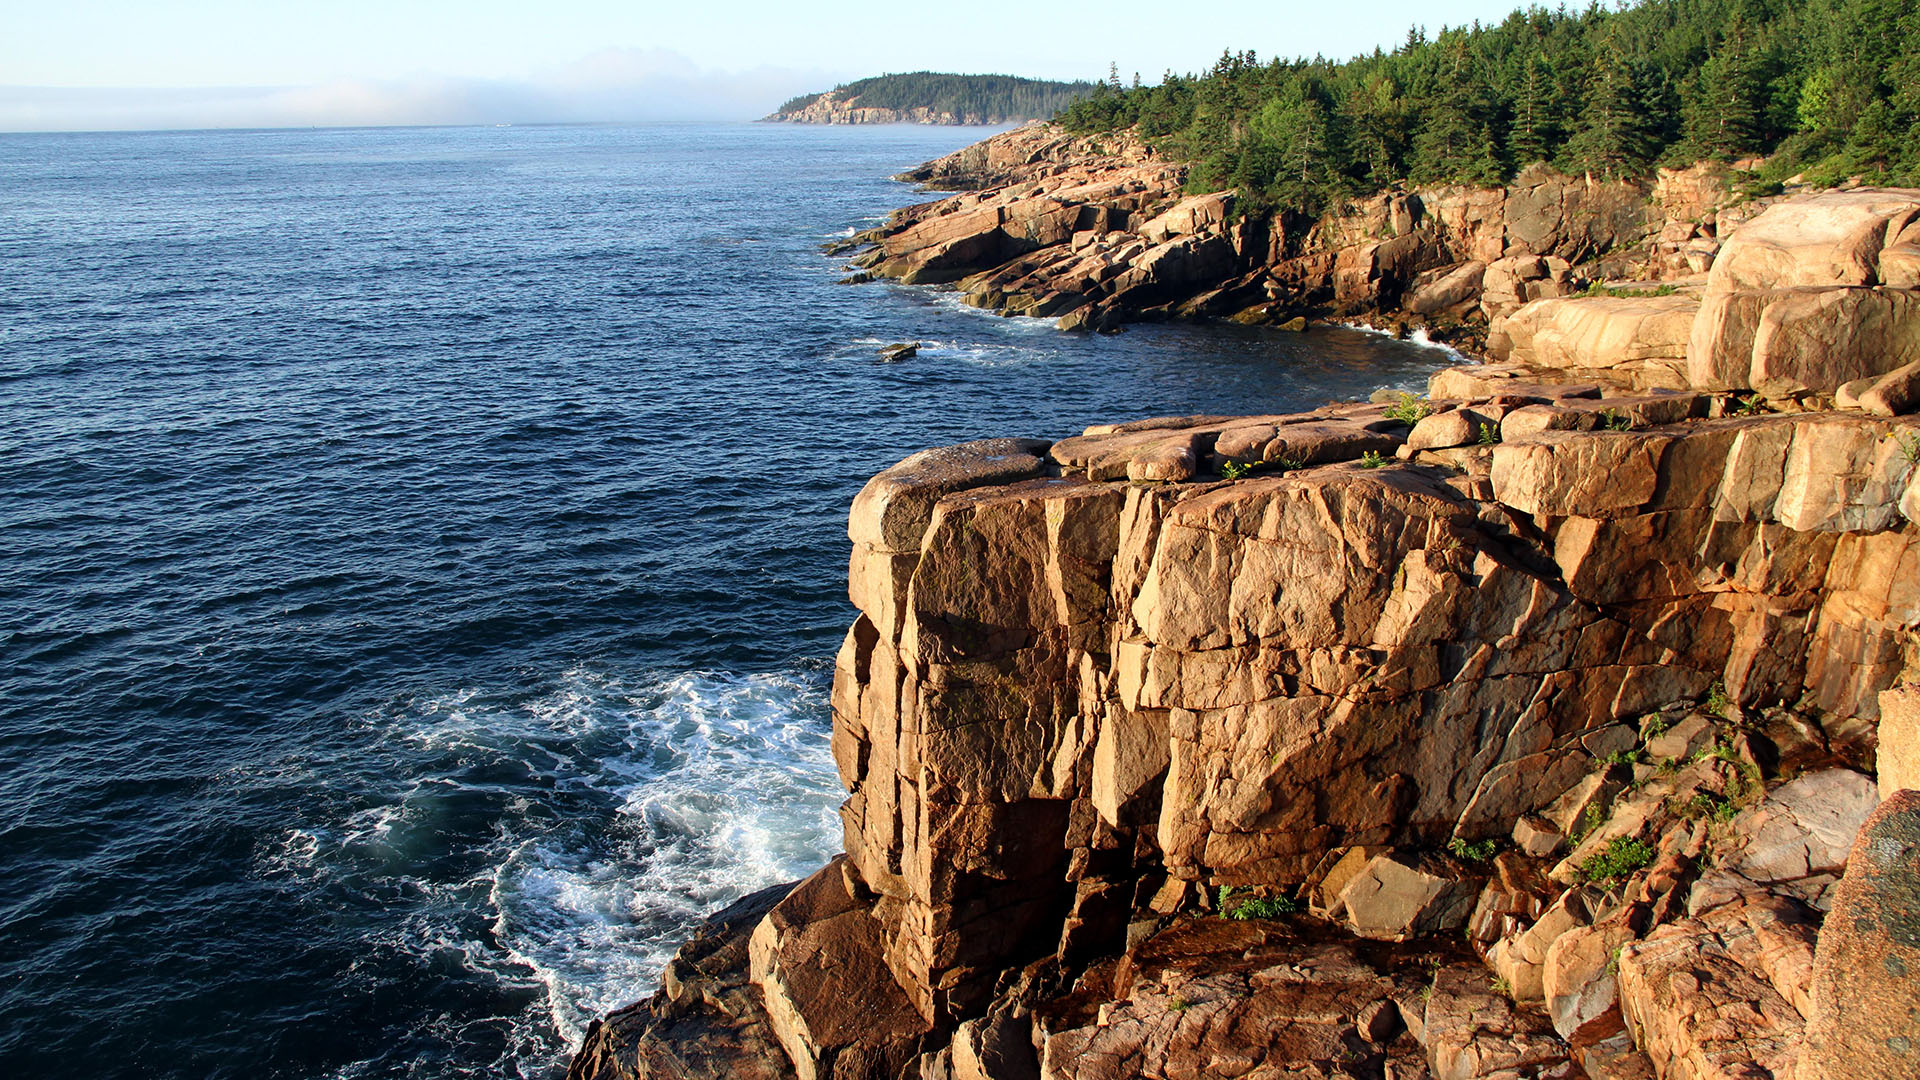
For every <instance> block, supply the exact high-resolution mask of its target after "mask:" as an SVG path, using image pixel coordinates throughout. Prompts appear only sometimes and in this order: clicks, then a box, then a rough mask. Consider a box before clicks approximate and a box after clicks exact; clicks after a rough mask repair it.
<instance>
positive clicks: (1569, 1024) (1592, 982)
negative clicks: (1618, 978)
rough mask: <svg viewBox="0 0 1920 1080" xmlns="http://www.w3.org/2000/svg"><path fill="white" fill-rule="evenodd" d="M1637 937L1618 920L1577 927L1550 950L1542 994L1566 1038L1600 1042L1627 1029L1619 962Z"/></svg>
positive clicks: (1541, 988)
mask: <svg viewBox="0 0 1920 1080" xmlns="http://www.w3.org/2000/svg"><path fill="white" fill-rule="evenodd" d="M1634 937H1635V935H1634V932H1633V930H1632V929H1631V928H1630V927H1628V926H1627V924H1626V923H1625V921H1623V920H1619V919H1613V920H1608V921H1606V922H1601V923H1596V924H1594V925H1592V926H1581V927H1575V928H1574V929H1572V930H1568V931H1567V932H1565V933H1563V934H1561V935H1560V936H1559V937H1557V938H1555V939H1554V941H1553V944H1552V945H1550V946H1548V947H1547V956H1546V962H1545V963H1544V964H1542V965H1541V973H1540V992H1541V995H1542V996H1543V997H1544V998H1545V1000H1546V1006H1547V1015H1548V1016H1550V1017H1552V1018H1553V1027H1554V1030H1555V1031H1558V1032H1559V1033H1560V1037H1561V1038H1563V1039H1567V1040H1569V1041H1572V1042H1581V1043H1587V1042H1594V1041H1596V1040H1599V1039H1603V1038H1605V1037H1607V1036H1608V1035H1611V1034H1613V1033H1615V1032H1617V1031H1619V1030H1620V1029H1621V1025H1622V1021H1621V1019H1620V995H1619V987H1618V985H1617V984H1616V983H1615V980H1614V968H1615V960H1614V956H1615V954H1616V953H1617V952H1618V951H1619V949H1620V948H1621V947H1622V946H1624V945H1626V944H1627V943H1628V942H1630V941H1632V940H1633V939H1634Z"/></svg>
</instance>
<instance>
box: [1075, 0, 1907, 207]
mask: <svg viewBox="0 0 1920 1080" xmlns="http://www.w3.org/2000/svg"><path fill="white" fill-rule="evenodd" d="M1058 119H1060V120H1061V121H1062V122H1063V123H1064V124H1065V125H1066V126H1067V127H1069V128H1071V129H1073V130H1075V131H1080V132H1101V131H1112V130H1116V129H1120V128H1129V127H1131V128H1135V129H1136V130H1137V131H1138V133H1139V134H1140V135H1141V136H1142V137H1144V138H1145V139H1146V140H1147V141H1148V142H1150V143H1152V144H1154V145H1156V146H1159V147H1161V148H1162V149H1164V150H1166V151H1168V152H1169V153H1171V154H1173V155H1175V156H1177V157H1179V158H1181V159H1184V160H1187V161H1191V162H1193V163H1194V166H1193V170H1192V173H1191V179H1190V181H1189V184H1190V186H1191V187H1192V188H1194V189H1195V190H1217V189H1220V188H1226V187H1236V188H1239V189H1240V190H1241V191H1242V192H1243V193H1246V194H1248V195H1249V196H1251V197H1253V198H1254V200H1255V201H1256V202H1257V201H1266V202H1268V203H1269V204H1270V205H1272V206H1274V207H1285V208H1292V209H1297V210H1301V211H1305V212H1308V213H1317V212H1318V211H1319V210H1321V209H1323V208H1325V207H1326V206H1327V205H1329V204H1330V203H1331V202H1333V201H1335V200H1338V199H1341V198H1346V197H1350V196H1353V195H1358V194H1366V193H1371V192H1373V191H1377V190H1380V189H1382V188H1384V187H1387V186H1389V185H1392V184H1394V183H1397V182H1400V181H1411V182H1413V183H1416V184H1434V183H1466V184H1497V183H1500V182H1502V181H1503V180H1506V179H1508V178H1510V177H1511V176H1512V175H1513V174H1514V173H1515V172H1517V171H1518V170H1520V169H1522V168H1525V167H1526V166H1527V165H1529V164H1530V163H1533V162H1537V161H1544V162H1547V163H1549V164H1551V165H1553V166H1554V167H1556V168H1559V169H1561V170H1564V171H1567V172H1571V173H1582V172H1592V173H1595V174H1598V175H1601V176H1606V177H1620V176H1634V175H1645V174H1647V173H1649V172H1650V171H1651V170H1652V169H1653V168H1655V167H1656V166H1674V165H1685V164H1690V163H1692V162H1695V161H1699V160H1702V159H1707V158H1717V159H1721V160H1737V159H1741V158H1747V157H1750V156H1753V155H1761V154H1766V155H1773V156H1772V157H1771V158H1770V159H1769V160H1768V162H1767V163H1766V165H1765V166H1764V167H1763V168H1761V169H1759V170H1757V172H1756V175H1755V176H1754V177H1753V178H1752V180H1750V181H1749V183H1751V184H1752V185H1754V186H1755V187H1756V188H1764V187H1769V186H1773V185H1777V183H1778V182H1779V181H1780V180H1782V179H1784V178H1786V177H1789V176H1792V175H1793V174H1795V173H1802V172H1804V173H1805V174H1806V177H1807V179H1808V180H1809V181H1811V182H1814V183H1819V184H1833V183H1838V182H1841V181H1843V180H1845V179H1846V178H1848V177H1851V176H1856V175H1863V176H1865V177H1867V178H1868V179H1869V180H1870V181H1872V182H1878V183H1899V184H1913V183H1920V0H1641V2H1639V3H1637V4H1634V5H1633V6H1631V7H1624V8H1621V9H1618V10H1608V9H1604V8H1602V7H1600V6H1599V5H1598V4H1597V3H1596V4H1593V5H1592V6H1589V7H1587V8H1585V9H1582V10H1571V9H1568V8H1566V7H1561V8H1558V9H1556V10H1552V11H1549V10H1546V9H1543V8H1539V7H1533V8H1528V9H1526V10H1524V11H1516V12H1514V13H1513V14H1511V15H1509V16H1507V18H1506V19H1505V20H1504V21H1503V22H1501V23H1499V24H1498V25H1493V26H1482V25H1480V24H1478V23H1475V24H1474V25H1473V26H1470V27H1461V28H1454V29H1443V30H1441V31H1440V32H1439V33H1438V34H1437V35H1435V36H1434V37H1432V38H1428V37H1427V36H1426V33H1425V31H1424V30H1420V29H1416V30H1411V31H1409V32H1408V34H1407V39H1406V41H1405V43H1404V44H1402V45H1400V46H1399V47H1397V48H1395V49H1394V50H1393V51H1392V52H1385V51H1382V50H1378V49H1376V50H1375V51H1374V53H1373V54H1372V55H1371V56H1361V57H1356V58H1354V59H1351V60H1348V61H1346V62H1344V63H1336V62H1334V61H1330V60H1327V59H1325V58H1322V57H1315V58H1314V59H1312V60H1273V61H1271V62H1268V63H1264V64H1263V63H1260V62H1259V61H1258V59H1257V58H1256V56H1255V55H1254V53H1252V52H1244V53H1238V54H1235V53H1231V52H1229V53H1227V54H1225V55H1223V56H1222V57H1221V58H1220V60H1219V62H1218V63H1216V64H1215V65H1214V67H1213V69H1212V70H1211V71H1209V72H1207V73H1205V74H1204V75H1186V76H1177V75H1174V74H1173V73H1171V72H1169V73H1168V74H1167V76H1166V77H1165V78H1164V79H1163V81H1162V82H1161V83H1160V84H1159V85H1157V86H1140V85H1139V84H1138V77H1137V76H1136V78H1135V85H1134V86H1133V87H1131V88H1126V87H1122V86H1121V85H1120V83H1119V80H1118V79H1117V78H1113V79H1109V81H1108V82H1107V83H1105V84H1102V85H1101V86H1100V88H1099V89H1098V90H1097V91H1096V92H1095V93H1094V94H1092V95H1091V96H1089V97H1087V98H1086V99H1084V100H1082V101H1079V102H1076V103H1075V104H1072V105H1070V106H1068V107H1066V108H1065V109H1064V110H1062V112H1061V113H1060V114H1059V117H1058Z"/></svg>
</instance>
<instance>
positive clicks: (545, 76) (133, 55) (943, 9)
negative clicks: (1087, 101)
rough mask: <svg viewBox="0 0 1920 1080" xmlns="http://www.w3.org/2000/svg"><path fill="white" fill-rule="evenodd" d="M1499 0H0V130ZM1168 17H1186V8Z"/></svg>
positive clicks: (927, 62)
mask: <svg viewBox="0 0 1920 1080" xmlns="http://www.w3.org/2000/svg"><path fill="white" fill-rule="evenodd" d="M1516 6H1519V4H1518V2H1517V0H1365V2H1361V3H1347V4H1335V3H1327V2H1325V0H1317V2H1301V0H1208V2H1206V3H1204V4H1192V5H1191V6H1190V7H1188V6H1183V5H1177V4H1175V5H1170V4H1168V3H1166V2H1165V0H1155V2H1152V3H1148V2H1146V0H1105V2H1102V3H1098V4H1063V3H1059V2H1057V0H1056V2H1052V3H1044V2H1043V3H1036V2H1034V0H1024V2H1019V3H1006V2H1000V0H974V2H971V3H965V4H957V5H956V4H939V5H932V4H925V5H914V4H907V3H902V2H900V0H885V2H878V0H851V2H841V3H834V2H828V3H791V2H788V3H780V2H772V0H746V2H726V0H706V2H701V0H678V2H675V3H653V2H639V0H627V2H620V0H545V2H543V3H533V2H529V0H516V2H512V3H506V2H500V0H457V2H456V0H332V2H328V3H306V2H293V0H244V2H243V0H179V2H171V3H169V2H153V0H149V2H145V3H138V2H130V0H58V2H51V3H49V2H46V0H0V26H4V27H5V28H6V29H5V32H4V33H0V130H4V131H34V130H39V131H47V130H56V131H57V130H93V129H135V128H177V127H281V126H301V127H304V126H313V125H354V124H445V123H455V124H459V123H534V122H580V121H633V120H746V119H753V118H755V117H758V116H761V115H764V114H765V113H767V112H770V111H772V110H773V109H774V108H776V107H777V106H778V105H779V104H780V103H781V102H783V101H785V100H786V99H787V98H789V97H792V96H795V95H797V94H801V93H808V92H814V91H820V90H826V89H829V88H831V87H832V86H833V85H834V84H836V83H840V82H845V81H848V80H851V79H856V78H861V77H864V76H867V75H875V74H881V73H883V72H889V71H916V70H932V71H954V72H962V73H970V74H979V73H1001V74H1012V75H1026V76H1031V77H1036V78H1054V79H1075V78H1083V79H1084V78H1099V77H1103V76H1105V74H1106V73H1107V66H1108V64H1109V63H1114V64H1118V65H1119V68H1120V71H1121V74H1122V77H1123V78H1128V79H1130V78H1131V77H1132V75H1133V74H1134V72H1136V71H1137V72H1139V73H1140V74H1141V75H1142V77H1143V78H1145V79H1146V81H1148V82H1155V81H1157V80H1158V78H1159V75H1160V73H1161V72H1163V71H1166V70H1168V69H1172V70H1174V71H1180V72H1189V71H1201V70H1204V69H1206V68H1207V67H1209V66H1211V64H1212V63H1213V61H1214V60H1215V59H1216V58H1217V57H1218V56H1219V55H1220V53H1221V51H1222V50H1223V49H1229V48H1231V49H1234V50H1236V51H1238V50H1242V49H1253V50H1255V51H1256V52H1258V53H1259V55H1260V56H1261V57H1262V58H1263V59H1264V58H1268V57H1271V56H1276V55H1279V56H1296V55H1313V54H1315V53H1321V54H1324V55H1327V56H1330V57H1335V58H1344V57H1347V56H1350V55H1353V54H1355V53H1359V52H1367V51H1371V50H1372V49H1373V48H1374V47H1375V46H1382V47H1387V48H1391V47H1392V46H1393V45H1394V44H1395V43H1396V42H1399V41H1401V40H1403V39H1404V38H1405V37H1406V32H1407V29H1408V27H1410V26H1413V25H1416V24H1418V25H1424V26H1425V27H1426V28H1427V29H1428V30H1429V31H1432V30H1438V29H1439V28H1440V27H1441V26H1442V25H1462V24H1465V23H1468V22H1471V21H1473V20H1475V19H1480V20H1482V21H1491V20H1498V19H1500V18H1502V17H1504V16H1505V15H1506V13H1507V12H1509V11H1511V10H1513V8H1515V7H1516ZM1183 11H1187V12H1191V17H1186V18H1183V17H1181V13H1182V12H1183Z"/></svg>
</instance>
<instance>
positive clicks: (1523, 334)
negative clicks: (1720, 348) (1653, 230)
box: [1489, 294, 1700, 388]
mask: <svg viewBox="0 0 1920 1080" xmlns="http://www.w3.org/2000/svg"><path fill="white" fill-rule="evenodd" d="M1699 311H1700V300H1699V298H1698V297H1696V296H1691V295H1687V294H1674V295H1670V296H1590V297H1572V298H1566V299H1557V300H1537V301H1534V302H1533V303H1530V304H1528V305H1527V306H1525V307H1523V308H1521V309H1520V310H1518V311H1516V312H1514V313H1513V314H1512V315H1511V316H1509V317H1508V318H1506V319H1505V320H1503V321H1502V322H1501V323H1500V325H1499V327H1498V328H1497V331H1495V332H1490V333H1489V346H1490V349H1491V351H1492V352H1493V355H1494V357H1495V359H1498V360H1501V361H1503V362H1509V363H1515V364H1524V365H1527V366H1529V367H1535V368H1580V369H1588V370H1599V369H1622V370H1623V371H1625V370H1640V371H1643V372H1647V373H1646V374H1644V375H1642V377H1641V379H1640V380H1639V381H1638V382H1637V383H1636V385H1642V386H1666V387H1673V388H1677V387H1683V386H1685V385H1687V383H1686V380H1685V378H1684V377H1683V376H1682V369H1683V368H1684V365H1685V361H1686V357H1687V343H1688V340H1689V338H1690V335H1691V333H1692V330H1693V323H1694V318H1695V316H1696V315H1697V314H1698V313H1699ZM1495 342H1499V343H1500V347H1498V348H1492V346H1493V345H1494V343H1495ZM1656 368H1657V369H1663V371H1662V373H1660V374H1654V373H1653V371H1652V369H1656Z"/></svg>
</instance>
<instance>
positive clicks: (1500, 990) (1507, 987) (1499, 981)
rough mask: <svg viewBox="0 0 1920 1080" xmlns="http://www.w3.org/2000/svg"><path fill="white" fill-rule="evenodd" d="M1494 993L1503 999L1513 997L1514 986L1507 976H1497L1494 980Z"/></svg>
mask: <svg viewBox="0 0 1920 1080" xmlns="http://www.w3.org/2000/svg"><path fill="white" fill-rule="evenodd" d="M1493 992H1494V993H1496V994H1499V995H1500V996H1501V997H1512V996H1513V984H1512V983H1510V982H1508V981H1507V977H1506V976H1505V975H1498V976H1495V977H1494V980H1493Z"/></svg>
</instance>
